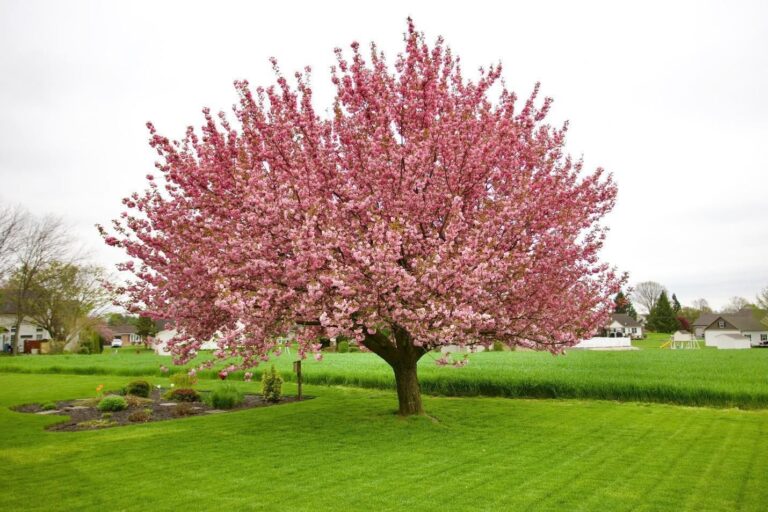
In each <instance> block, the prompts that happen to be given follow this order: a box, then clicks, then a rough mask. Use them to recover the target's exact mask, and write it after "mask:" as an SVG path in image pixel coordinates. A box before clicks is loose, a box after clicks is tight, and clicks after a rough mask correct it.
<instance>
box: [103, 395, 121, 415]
mask: <svg viewBox="0 0 768 512" xmlns="http://www.w3.org/2000/svg"><path fill="white" fill-rule="evenodd" d="M127 407H128V403H127V402H126V401H125V398H123V397H121V396H119V395H107V396H105V397H104V398H102V399H101V402H99V405H98V408H99V410H100V411H122V410H123V409H126V408H127Z"/></svg>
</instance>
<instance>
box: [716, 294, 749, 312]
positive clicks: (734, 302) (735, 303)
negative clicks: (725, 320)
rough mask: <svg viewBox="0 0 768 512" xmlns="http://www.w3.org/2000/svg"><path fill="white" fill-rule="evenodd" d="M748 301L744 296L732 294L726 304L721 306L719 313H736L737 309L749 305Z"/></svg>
mask: <svg viewBox="0 0 768 512" xmlns="http://www.w3.org/2000/svg"><path fill="white" fill-rule="evenodd" d="M751 305H752V304H750V302H749V301H748V300H747V299H745V298H744V297H738V296H734V297H731V299H730V300H729V301H728V304H726V305H725V307H723V309H722V310H721V311H720V312H721V313H737V312H738V311H740V310H742V309H744V308H746V307H749V306H751Z"/></svg>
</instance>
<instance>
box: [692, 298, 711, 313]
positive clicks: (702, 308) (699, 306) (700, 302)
mask: <svg viewBox="0 0 768 512" xmlns="http://www.w3.org/2000/svg"><path fill="white" fill-rule="evenodd" d="M692 306H693V307H694V309H696V310H698V311H699V313H713V311H712V308H711V307H710V306H709V302H707V299H696V300H695V301H693V303H692Z"/></svg>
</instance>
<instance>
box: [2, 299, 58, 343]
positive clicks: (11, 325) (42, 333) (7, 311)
mask: <svg viewBox="0 0 768 512" xmlns="http://www.w3.org/2000/svg"><path fill="white" fill-rule="evenodd" d="M20 330H21V332H20V333H19V341H18V344H17V346H16V352H17V353H19V354H21V353H24V352H26V353H31V352H32V351H33V350H38V351H39V350H40V344H41V342H42V341H44V340H49V339H51V335H50V333H49V332H48V331H46V330H45V329H43V328H42V327H40V326H39V325H37V324H36V323H34V322H33V321H32V319H30V318H25V319H24V320H23V321H22V322H21V329H20ZM15 335H16V314H15V309H14V308H13V307H12V306H11V305H9V304H3V306H2V310H1V311H0V350H2V351H3V352H7V351H8V350H9V349H10V347H11V344H12V343H13V339H14V337H15Z"/></svg>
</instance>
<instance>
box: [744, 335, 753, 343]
mask: <svg viewBox="0 0 768 512" xmlns="http://www.w3.org/2000/svg"><path fill="white" fill-rule="evenodd" d="M744 337H745V338H747V339H748V340H749V341H752V335H751V334H745V335H744Z"/></svg>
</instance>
